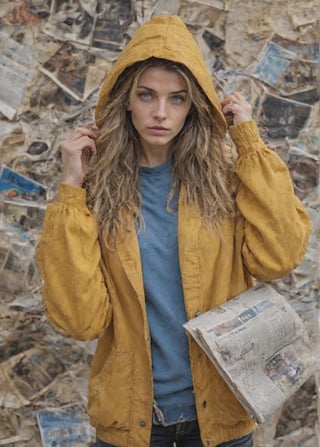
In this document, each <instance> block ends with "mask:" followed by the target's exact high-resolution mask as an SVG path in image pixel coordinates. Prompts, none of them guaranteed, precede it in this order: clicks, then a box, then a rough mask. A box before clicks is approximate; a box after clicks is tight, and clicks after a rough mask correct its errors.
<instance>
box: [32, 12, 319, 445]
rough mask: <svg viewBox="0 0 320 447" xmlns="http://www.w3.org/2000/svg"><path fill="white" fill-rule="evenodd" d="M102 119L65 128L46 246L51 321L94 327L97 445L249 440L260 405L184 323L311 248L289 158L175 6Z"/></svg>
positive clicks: (132, 51)
mask: <svg viewBox="0 0 320 447" xmlns="http://www.w3.org/2000/svg"><path fill="white" fill-rule="evenodd" d="M226 116H227V117H228V118H230V117H231V118H232V123H231V124H232V125H231V126H230V127H229V133H230V135H231V138H232V139H233V142H234V144H235V147H236V149H237V153H238V157H237V159H236V160H234V157H233V154H232V151H231V150H230V149H227V148H226V147H225V146H224V145H223V139H224V136H225V132H226V130H227V124H226V118H225V117H226ZM96 124H97V129H95V128H93V127H90V126H87V127H82V128H78V129H76V130H75V131H74V132H73V133H72V134H71V135H70V137H69V138H68V139H67V140H66V141H65V142H64V143H63V144H62V155H63V175H62V182H61V184H60V186H59V192H58V197H57V200H56V202H55V203H53V204H51V205H49V206H48V209H47V214H46V222H45V226H44V232H43V235H42V237H41V239H40V241H39V246H38V250H37V259H38V264H39V268H40V270H41V273H42V275H43V277H44V280H45V286H44V302H45V306H46V312H47V315H48V317H49V319H50V321H51V322H52V323H53V324H54V325H55V327H56V328H57V329H58V330H61V331H63V332H64V333H65V334H67V335H69V336H71V337H74V338H78V339H80V340H88V339H93V338H96V337H98V338H99V341H98V345H97V350H96V353H95V356H94V359H93V364H92V370H91V376H90V384H89V415H90V418H91V422H92V424H93V425H94V426H95V427H96V428H97V444H96V446H97V447H101V446H118V447H127V446H128V447H147V446H150V445H151V446H162V447H169V446H173V445H174V443H176V446H177V447H191V446H192V447H200V446H202V445H205V446H209V447H210V446H224V447H231V446H238V447H240V446H241V447H249V446H252V431H253V429H254V424H253V422H252V420H251V419H250V417H249V415H248V414H247V412H246V411H245V410H244V408H243V407H242V406H241V404H240V403H239V402H238V401H237V399H236V398H235V397H234V396H233V394H232V393H231V391H230V390H229V388H228V387H227V386H226V384H225V383H224V381H223V380H222V378H221V377H220V376H219V374H218V372H217V371H216V369H215V368H214V367H213V365H212V364H211V362H210V361H209V360H208V359H207V357H206V356H205V355H204V354H203V353H202V352H201V350H200V348H199V347H198V346H197V344H196V343H195V342H194V341H193V340H191V339H188V338H187V336H186V334H185V331H184V330H183V327H182V324H183V323H184V322H185V321H186V320H188V319H190V318H193V317H195V316H196V315H198V314H199V312H204V311H207V310H208V309H210V308H212V307H214V306H218V305H220V304H222V303H224V302H225V301H226V300H228V299H230V298H232V297H233V296H235V295H237V294H239V293H241V292H243V291H244V290H246V289H247V288H249V287H251V286H252V285H253V279H252V277H255V278H257V279H259V280H262V281H269V280H272V279H275V278H280V277H282V276H284V275H285V274H287V273H288V272H290V271H291V270H292V269H293V268H294V267H295V266H296V265H297V264H298V263H299V262H300V261H301V260H302V257H303V255H304V252H305V250H306V245H307V239H308V235H309V231H310V228H309V220H308V217H307V215H306V213H305V211H304V209H303V208H302V206H301V204H300V202H299V201H298V200H297V199H296V198H295V196H294V193H293V188H292V184H291V179H290V175H289V173H288V170H287V168H286V166H285V165H284V164H283V163H282V162H281V160H280V159H279V157H278V156H277V155H276V154H275V153H273V152H272V151H270V150H268V149H267V148H266V147H265V145H264V143H263V142H262V140H261V138H260V136H259V133H258V130H257V126H256V124H255V122H254V121H252V118H251V107H250V105H249V104H248V103H247V102H246V101H245V99H244V98H243V97H242V96H241V95H240V94H238V93H235V94H233V95H231V96H229V97H227V98H225V99H224V100H223V101H222V104H221V105H220V104H219V101H218V99H217V95H216V93H215V90H214V88H213V85H212V80H211V76H210V73H209V72H208V70H207V68H206V66H205V63H204V60H203V58H202V56H201V54H200V51H199V49H198V47H197V45H196V43H195V41H194V40H193V37H192V35H191V34H190V33H189V31H188V30H187V28H186V27H185V26H184V24H183V23H182V22H181V20H180V19H179V18H178V17H175V16H165V17H155V18H153V19H152V20H150V21H149V22H147V23H146V24H144V25H143V26H142V27H140V29H139V30H138V32H137V33H136V35H135V36H134V37H133V38H132V40H131V41H130V43H129V44H128V45H127V47H126V48H125V49H124V51H123V52H122V53H121V55H120V56H119V58H118V59H117V61H116V63H115V64H114V67H113V69H112V71H111V73H109V75H108V76H107V78H106V80H105V81H104V83H103V85H102V88H101V93H100V97H99V101H98V104H97V109H96Z"/></svg>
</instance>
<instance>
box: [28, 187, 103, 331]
mask: <svg viewBox="0 0 320 447" xmlns="http://www.w3.org/2000/svg"><path fill="white" fill-rule="evenodd" d="M36 260H37V264H38V267H39V270H40V273H41V275H42V277H43V279H44V288H43V301H44V305H45V310H46V313H47V316H48V319H49V321H50V322H51V323H52V324H53V325H54V326H55V327H56V328H57V329H58V330H59V331H61V332H63V333H65V334H66V335H68V336H70V337H73V338H77V339H79V340H89V339H93V338H96V337H98V336H99V335H101V333H102V331H103V330H104V328H105V327H106V326H107V325H108V323H109V322H110V319H111V313H112V309H111V305H110V302H109V296H108V291H107V287H106V284H105V281H104V277H103V274H102V271H101V253H100V246H99V240H98V232H97V225H96V221H95V219H94V218H93V216H92V215H91V213H90V212H89V210H88V209H87V207H86V193H85V190H84V189H82V188H77V187H74V186H72V185H68V184H60V186H59V190H58V196H57V201H56V202H55V203H53V204H49V205H48V208H47V210H46V216H45V223H44V228H43V232H42V234H41V235H40V236H39V241H38V245H37V249H36Z"/></svg>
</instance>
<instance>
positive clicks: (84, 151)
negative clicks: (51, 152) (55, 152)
mask: <svg viewBox="0 0 320 447" xmlns="http://www.w3.org/2000/svg"><path fill="white" fill-rule="evenodd" d="M96 138H97V131H96V130H95V129H94V128H93V127H92V126H91V125H87V126H86V127H77V128H76V129H75V131H74V132H72V133H71V134H70V135H69V136H68V138H67V139H66V140H65V141H63V142H62V143H61V152H62V182H63V183H69V184H71V185H74V186H81V185H82V181H83V178H84V176H85V175H86V172H87V169H88V166H89V161H90V158H91V156H92V155H96V153H97V148H96V144H95V140H96Z"/></svg>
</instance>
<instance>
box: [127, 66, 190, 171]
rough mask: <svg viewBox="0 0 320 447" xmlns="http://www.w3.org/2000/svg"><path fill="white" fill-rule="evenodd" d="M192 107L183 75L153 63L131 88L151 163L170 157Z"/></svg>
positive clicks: (138, 127) (135, 120)
mask: <svg viewBox="0 0 320 447" xmlns="http://www.w3.org/2000/svg"><path fill="white" fill-rule="evenodd" d="M190 107H191V100H190V96H189V94H188V91H187V85H186V82H185V80H184V79H183V78H182V76H181V75H179V74H178V73H176V72H175V71H171V70H167V69H164V68H160V67H150V68H147V69H146V70H145V71H144V72H143V73H142V75H141V76H140V78H139V80H138V83H137V87H136V88H135V91H133V92H131V95H130V103H129V105H128V110H129V111H130V112H131V119H132V123H133V125H134V127H135V129H136V130H137V132H138V134H139V136H140V143H141V147H142V150H143V154H144V158H145V160H144V161H145V162H147V164H153V165H155V164H158V163H161V162H163V161H164V160H166V159H167V157H168V151H169V147H170V143H171V141H172V139H173V138H174V137H175V136H176V135H177V134H178V133H179V132H180V130H181V129H182V127H183V125H184V122H185V119H186V117H187V115H188V112H189V110H190ZM149 162H151V163H149Z"/></svg>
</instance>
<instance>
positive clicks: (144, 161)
mask: <svg viewBox="0 0 320 447" xmlns="http://www.w3.org/2000/svg"><path fill="white" fill-rule="evenodd" d="M166 160H168V151H166V150H163V148H161V150H159V149H158V150H153V151H152V150H148V151H145V150H142V154H141V158H140V166H149V167H151V168H152V167H155V166H159V165H161V164H162V163H164V162H165V161H166Z"/></svg>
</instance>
